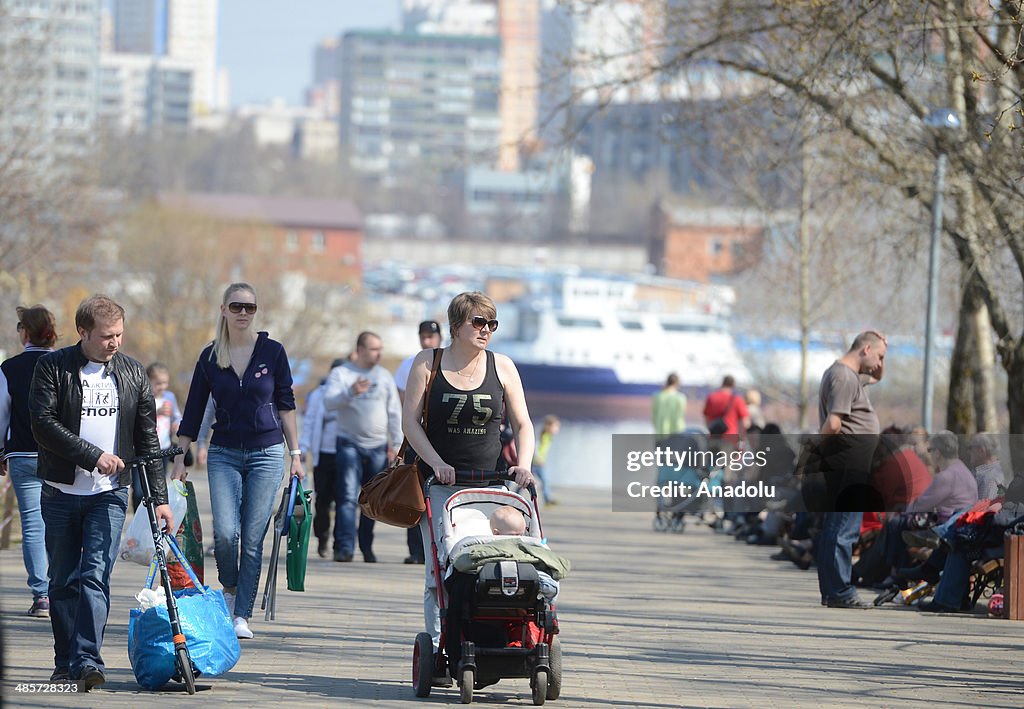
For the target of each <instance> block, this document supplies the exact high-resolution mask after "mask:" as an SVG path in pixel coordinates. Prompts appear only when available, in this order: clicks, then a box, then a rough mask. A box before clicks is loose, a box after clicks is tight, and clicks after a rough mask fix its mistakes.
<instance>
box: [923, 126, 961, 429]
mask: <svg viewBox="0 0 1024 709" xmlns="http://www.w3.org/2000/svg"><path fill="white" fill-rule="evenodd" d="M924 124H925V126H926V127H927V129H928V131H929V132H930V133H932V134H933V135H934V136H935V137H936V145H937V147H938V156H937V157H936V159H935V194H934V196H933V197H932V233H931V244H930V246H929V249H928V314H927V316H926V319H925V326H924V392H923V396H922V404H921V422H922V425H923V426H924V429H925V430H926V431H928V432H929V433H932V430H933V429H932V408H933V407H934V389H935V321H936V320H937V319H938V308H939V245H940V243H941V238H940V237H941V236H942V196H943V192H944V191H945V189H946V150H945V143H944V142H943V140H942V136H941V134H942V133H943V132H945V131H953V130H956V129H957V128H959V127H960V119H959V118H958V117H957V115H956V113H955V112H954V111H952V110H951V109H948V108H937V109H935V110H933V111H931V112H930V113H929V114H928V116H927V117H926V118H925V120H924Z"/></svg>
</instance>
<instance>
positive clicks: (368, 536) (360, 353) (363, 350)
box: [324, 332, 402, 562]
mask: <svg viewBox="0 0 1024 709" xmlns="http://www.w3.org/2000/svg"><path fill="white" fill-rule="evenodd" d="M383 351H384V345H383V342H382V341H381V339H380V337H379V336H378V335H376V334H375V333H372V332H361V333H359V337H358V338H357V339H356V358H355V361H353V362H346V363H345V364H343V365H342V366H340V367H335V368H334V369H332V370H331V373H330V375H329V376H328V377H327V384H326V385H325V389H324V407H325V408H326V409H327V410H329V411H336V412H337V416H338V419H337V432H338V438H337V446H336V449H335V450H336V453H335V455H336V461H337V476H336V479H335V481H336V483H335V484H336V488H335V508H336V509H335V514H336V519H335V524H334V560H335V561H352V557H353V555H354V549H355V541H356V503H357V501H358V500H359V490H360V488H361V487H362V486H363V485H364V484H365V483H366V482H367V481H369V479H370V478H372V477H373V476H374V475H376V474H377V473H379V472H380V471H381V470H383V469H384V468H385V466H386V465H387V463H388V462H389V461H390V460H391V459H392V458H393V457H394V455H395V453H396V452H397V450H398V447H399V446H400V445H401V442H402V404H401V400H400V399H399V398H398V388H397V387H396V386H395V380H394V378H393V377H392V376H391V372H389V371H388V370H386V369H384V367H382V366H380V358H381V353H382V352H383ZM358 538H359V551H360V552H362V554H363V561H367V562H374V561H377V557H376V556H375V555H374V553H373V520H372V519H370V518H369V517H366V516H365V515H364V516H361V518H360V520H359V532H358Z"/></svg>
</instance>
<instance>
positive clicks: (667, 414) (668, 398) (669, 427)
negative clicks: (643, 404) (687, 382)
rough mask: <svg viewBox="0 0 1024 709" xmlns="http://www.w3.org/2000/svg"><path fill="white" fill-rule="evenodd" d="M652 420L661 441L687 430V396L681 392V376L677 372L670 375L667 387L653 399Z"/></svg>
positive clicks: (666, 381) (666, 382)
mask: <svg viewBox="0 0 1024 709" xmlns="http://www.w3.org/2000/svg"><path fill="white" fill-rule="evenodd" d="M651 419H652V421H653V423H654V433H655V435H656V436H657V437H658V438H659V439H663V438H668V437H669V436H671V435H672V434H675V433H681V432H682V431H683V430H684V429H685V428H686V395H685V394H683V392H681V391H679V375H678V374H676V373H675V372H672V374H669V375H668V379H666V380H665V386H663V387H662V388H661V389H660V390H659V391H658V393H657V394H655V395H654V396H653V397H652V401H651Z"/></svg>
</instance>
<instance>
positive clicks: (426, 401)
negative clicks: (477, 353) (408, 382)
mask: <svg viewBox="0 0 1024 709" xmlns="http://www.w3.org/2000/svg"><path fill="white" fill-rule="evenodd" d="M443 353H444V350H443V349H441V348H440V347H435V348H434V362H433V364H432V365H431V366H430V377H429V378H428V379H427V387H426V389H424V390H423V415H422V419H423V428H424V429H426V427H427V413H428V412H429V411H430V388H431V387H432V386H434V379H435V378H436V377H437V372H438V371H439V370H440V369H441V355H442V354H443ZM408 448H409V439H408V438H403V439H402V445H401V447H400V448H399V449H398V454H397V455H395V464H396V465H397V464H400V463H401V462H402V461H403V460H404V459H405V451H406V450H408ZM416 457H417V458H418V457H419V456H418V455H417V456H416Z"/></svg>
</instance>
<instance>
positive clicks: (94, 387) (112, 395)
mask: <svg viewBox="0 0 1024 709" xmlns="http://www.w3.org/2000/svg"><path fill="white" fill-rule="evenodd" d="M80 378H81V380H82V425H81V427H80V428H79V429H78V436H79V437H80V438H82V439H83V440H86V441H89V443H92V444H93V445H94V446H96V447H97V448H100V449H101V450H103V451H104V452H106V453H113V452H115V451H116V450H117V417H118V415H119V414H120V413H121V405H120V401H119V400H118V398H117V384H116V382H115V381H114V377H112V376H111V375H109V374H108V373H107V372H106V365H104V364H100V363H99V362H89V363H88V364H86V365H85V366H84V367H82V372H81V374H80ZM47 484H48V485H53V486H54V487H55V488H57V489H58V490H61V491H63V492H66V493H68V494H71V495H95V494H98V493H101V492H106V491H108V490H113V489H114V488H116V487H117V475H103V474H102V473H100V472H99V471H98V470H84V469H82V468H80V467H76V468H75V482H74V484H72V485H65V484H64V483H55V482H50V481H47Z"/></svg>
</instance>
